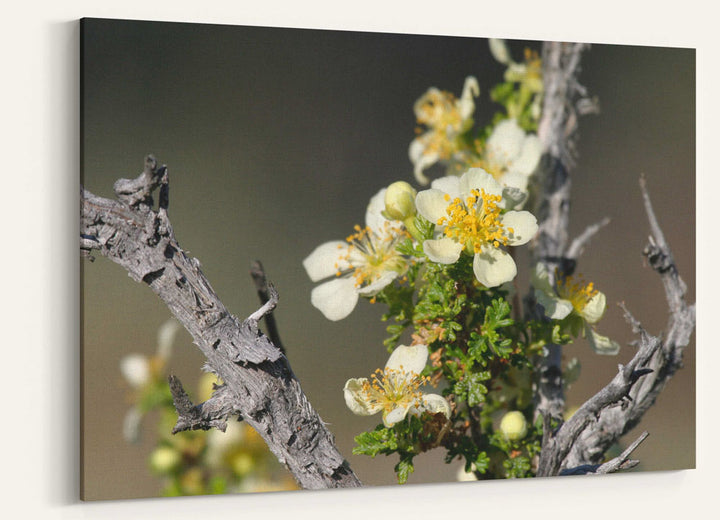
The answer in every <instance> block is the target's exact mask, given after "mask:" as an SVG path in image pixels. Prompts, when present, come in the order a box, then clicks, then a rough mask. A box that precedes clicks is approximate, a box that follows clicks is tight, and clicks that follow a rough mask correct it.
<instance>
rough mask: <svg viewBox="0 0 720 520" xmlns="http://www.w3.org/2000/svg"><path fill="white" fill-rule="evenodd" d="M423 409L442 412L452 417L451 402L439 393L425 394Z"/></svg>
mask: <svg viewBox="0 0 720 520" xmlns="http://www.w3.org/2000/svg"><path fill="white" fill-rule="evenodd" d="M421 407H422V409H423V410H426V411H428V412H430V413H441V414H443V415H444V416H445V417H447V418H448V419H450V404H449V403H448V402H447V400H446V399H445V398H444V397H443V396H441V395H438V394H425V395H423V396H422V406H421Z"/></svg>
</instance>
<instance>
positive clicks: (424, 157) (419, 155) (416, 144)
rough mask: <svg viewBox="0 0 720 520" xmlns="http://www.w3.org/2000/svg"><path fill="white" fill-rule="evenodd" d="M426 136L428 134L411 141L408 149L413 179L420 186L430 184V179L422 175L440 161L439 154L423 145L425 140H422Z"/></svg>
mask: <svg viewBox="0 0 720 520" xmlns="http://www.w3.org/2000/svg"><path fill="white" fill-rule="evenodd" d="M426 135H428V134H427V133H425V134H423V135H421V136H420V137H416V138H415V139H413V140H412V142H411V143H410V148H409V149H408V156H409V157H410V162H412V163H413V166H414V168H413V173H414V174H415V179H416V180H417V181H418V183H419V184H421V185H422V186H425V185H427V184H428V183H429V182H430V179H428V178H427V177H426V176H425V175H424V174H423V171H424V170H426V169H427V168H430V166H432V165H433V164H435V163H436V162H438V161H439V160H440V154H438V153H437V152H432V151H429V150H428V148H427V144H426V143H425V141H426V140H427V139H423V137H425V136H426Z"/></svg>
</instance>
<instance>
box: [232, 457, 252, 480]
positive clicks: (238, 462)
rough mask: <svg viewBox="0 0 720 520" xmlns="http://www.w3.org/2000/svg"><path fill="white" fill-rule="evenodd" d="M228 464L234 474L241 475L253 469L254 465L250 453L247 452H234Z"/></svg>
mask: <svg viewBox="0 0 720 520" xmlns="http://www.w3.org/2000/svg"><path fill="white" fill-rule="evenodd" d="M230 465H231V467H232V469H233V471H234V472H235V474H236V475H238V476H240V477H242V476H245V475H247V474H248V473H250V472H251V471H252V470H253V468H254V467H255V461H254V460H253V457H252V455H251V454H249V453H247V452H241V453H238V454H236V455H235V456H234V457H233V458H232V460H231V462H230Z"/></svg>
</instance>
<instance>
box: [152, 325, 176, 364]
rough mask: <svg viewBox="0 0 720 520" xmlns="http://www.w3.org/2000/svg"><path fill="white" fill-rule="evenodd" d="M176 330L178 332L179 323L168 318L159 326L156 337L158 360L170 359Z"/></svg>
mask: <svg viewBox="0 0 720 520" xmlns="http://www.w3.org/2000/svg"><path fill="white" fill-rule="evenodd" d="M178 330H180V323H178V321H177V320H175V319H174V318H170V319H169V320H167V321H166V322H165V323H163V324H162V325H160V328H159V329H158V335H157V342H158V346H157V353H158V357H159V358H160V359H170V355H171V354H172V346H173V342H174V341H175V335H176V334H177V332H178Z"/></svg>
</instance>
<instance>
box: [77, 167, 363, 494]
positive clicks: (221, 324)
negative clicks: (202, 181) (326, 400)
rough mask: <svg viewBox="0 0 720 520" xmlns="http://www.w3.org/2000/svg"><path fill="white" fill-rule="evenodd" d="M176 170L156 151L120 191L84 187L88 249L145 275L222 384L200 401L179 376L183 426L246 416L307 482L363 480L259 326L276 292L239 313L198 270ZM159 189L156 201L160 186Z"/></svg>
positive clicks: (176, 390)
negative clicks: (172, 186) (98, 192)
mask: <svg viewBox="0 0 720 520" xmlns="http://www.w3.org/2000/svg"><path fill="white" fill-rule="evenodd" d="M168 186H169V184H168V172H167V168H166V167H165V166H159V165H158V163H157V161H156V160H155V158H154V157H152V156H148V157H147V159H146V161H145V168H144V170H143V172H142V173H141V174H140V176H139V177H137V178H136V179H132V180H128V179H121V180H119V181H117V182H116V183H115V193H116V195H117V197H118V200H110V199H105V198H102V197H98V196H95V195H93V194H92V193H90V192H89V191H87V190H85V189H82V190H81V197H80V201H81V208H80V210H81V231H80V247H81V250H82V251H83V252H84V253H85V254H86V255H89V253H90V252H91V251H98V252H99V253H100V254H102V255H103V256H106V257H107V258H109V259H110V260H112V261H113V262H115V263H117V264H119V265H120V266H122V267H123V268H124V269H125V270H126V271H127V272H128V273H129V275H130V276H131V277H132V278H133V279H134V280H135V281H137V282H141V283H145V284H147V285H148V286H149V287H150V288H151V289H152V290H153V291H154V292H155V293H156V294H157V295H158V296H159V297H160V298H161V299H162V300H163V302H165V304H166V305H167V306H168V308H169V309H170V311H171V312H172V314H173V315H174V316H175V317H176V318H177V319H178V320H179V321H180V323H182V324H183V326H184V327H185V328H186V329H187V331H188V332H189V333H190V335H191V336H192V338H193V340H194V342H195V344H196V345H197V346H198V347H199V348H200V350H201V351H202V352H203V354H204V355H205V357H206V358H207V365H208V367H209V369H210V370H212V371H213V372H214V373H215V374H217V375H218V376H219V377H220V378H221V379H222V380H223V383H224V385H223V386H220V387H218V388H217V389H216V390H215V392H214V394H213V397H212V398H211V399H210V400H209V401H207V402H206V403H202V404H200V405H197V406H193V404H192V403H191V402H190V400H189V398H188V397H187V395H186V394H185V392H184V391H183V390H182V386H181V385H180V382H179V381H178V380H177V379H174V378H173V379H171V386H172V392H173V397H174V399H175V403H176V406H177V409H178V413H179V419H178V424H177V425H176V427H175V430H176V431H180V430H182V429H188V428H191V429H192V428H209V427H220V428H221V429H222V428H223V427H224V425H225V420H226V419H227V417H228V416H229V415H238V416H240V417H242V419H244V420H245V421H246V422H247V423H248V424H249V425H250V426H252V427H253V428H254V429H255V430H257V432H258V433H259V434H260V435H261V436H262V437H263V439H264V440H265V441H266V442H267V444H268V447H269V448H270V450H271V451H272V452H273V453H274V454H275V456H276V457H277V458H278V460H280V462H281V463H284V464H285V465H286V466H287V467H288V469H289V470H290V472H291V473H292V474H293V475H294V477H295V478H296V480H297V481H298V483H299V484H300V486H302V487H303V488H310V489H318V488H328V487H356V486H359V485H361V483H360V481H359V480H358V479H357V477H356V476H355V474H354V473H353V472H352V470H351V469H350V467H349V465H348V463H347V461H346V460H345V459H344V458H343V457H342V455H341V454H340V453H339V452H338V450H337V448H336V447H335V440H334V437H333V435H332V434H331V433H330V431H328V429H327V428H326V427H325V424H324V423H323V421H322V419H321V418H320V416H319V415H318V414H317V412H316V411H315V410H314V409H313V408H312V406H311V404H310V403H309V402H308V400H307V398H306V396H305V394H304V393H303V392H302V389H301V388H300V383H299V382H298V380H297V379H296V378H295V376H294V374H293V372H292V370H291V368H290V365H289V363H288V361H287V359H286V358H285V356H284V355H283V353H282V352H281V351H280V349H278V348H277V347H276V346H275V345H273V343H272V341H270V340H269V339H268V338H267V337H266V336H264V335H263V334H262V333H261V332H260V331H259V330H258V321H259V320H260V319H262V318H263V316H265V315H266V314H267V313H269V312H270V311H272V309H273V308H274V307H275V305H276V304H277V293H276V292H274V290H273V289H272V286H269V285H268V291H269V292H268V301H267V302H266V303H264V304H263V306H262V307H261V308H260V309H259V310H258V311H257V312H255V313H253V314H252V315H251V316H250V317H249V318H248V319H246V320H244V321H242V322H241V321H239V320H238V319H237V318H236V317H235V316H233V315H232V314H231V313H230V312H229V311H228V310H227V309H226V308H225V306H224V305H223V304H222V302H221V301H220V299H219V298H218V296H217V294H216V293H215V291H214V290H213V288H212V287H211V285H210V283H209V282H208V280H207V279H206V278H205V276H204V274H203V273H202V271H201V269H200V262H199V261H198V260H197V259H195V258H192V257H190V256H188V255H187V254H186V252H185V251H183V249H182V248H181V247H180V245H179V244H178V242H177V240H176V239H175V235H174V233H173V229H172V225H171V223H170V220H169V218H168V215H167V208H168V205H169V190H168ZM157 188H160V190H159V204H158V209H157V210H154V209H153V199H152V194H153V192H154V190H156V189H157Z"/></svg>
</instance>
